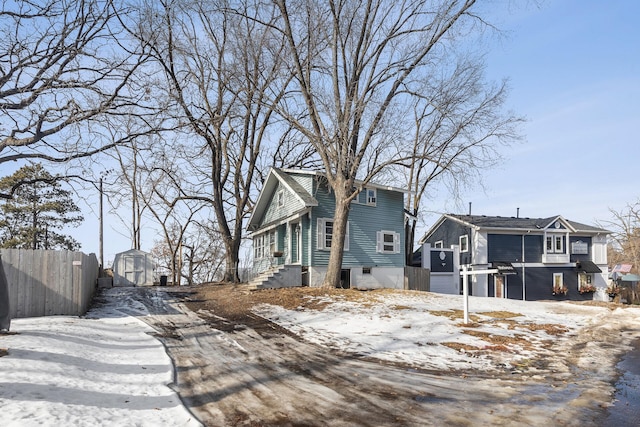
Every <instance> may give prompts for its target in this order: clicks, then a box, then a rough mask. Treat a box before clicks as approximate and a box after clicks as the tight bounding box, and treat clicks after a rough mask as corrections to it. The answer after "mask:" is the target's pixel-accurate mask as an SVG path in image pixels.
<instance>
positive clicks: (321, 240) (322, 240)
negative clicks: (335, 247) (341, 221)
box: [316, 218, 351, 251]
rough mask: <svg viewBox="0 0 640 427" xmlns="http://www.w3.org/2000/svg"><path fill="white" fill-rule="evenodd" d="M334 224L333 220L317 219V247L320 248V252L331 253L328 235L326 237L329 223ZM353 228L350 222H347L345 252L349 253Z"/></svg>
mask: <svg viewBox="0 0 640 427" xmlns="http://www.w3.org/2000/svg"><path fill="white" fill-rule="evenodd" d="M328 222H330V223H333V218H318V219H317V222H316V224H317V228H318V229H317V233H316V234H317V238H318V242H317V245H316V247H317V248H318V250H321V251H329V250H331V246H327V235H326V227H327V223H328ZM350 228H351V227H350V226H349V221H347V230H346V233H345V236H344V250H345V251H348V250H349V229H350Z"/></svg>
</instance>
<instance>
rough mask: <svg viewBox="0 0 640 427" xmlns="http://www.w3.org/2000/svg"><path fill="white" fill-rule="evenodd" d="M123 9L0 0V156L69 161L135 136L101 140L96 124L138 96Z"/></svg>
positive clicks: (95, 2)
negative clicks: (120, 19) (0, 8)
mask: <svg viewBox="0 0 640 427" xmlns="http://www.w3.org/2000/svg"><path fill="white" fill-rule="evenodd" d="M126 13H127V12H126V10H125V9H124V8H123V7H122V6H121V5H119V4H118V3H117V1H116V0H80V1H66V0H45V1H42V2H35V1H27V0H13V1H10V0H5V1H3V3H2V10H1V11H0V37H1V38H2V40H3V43H2V47H0V111H1V112H2V113H0V114H1V116H0V117H2V120H1V122H2V125H1V127H0V164H2V163H5V162H9V161H16V160H22V159H37V160H43V161H50V162H68V161H70V160H74V159H82V158H87V157H90V156H92V155H94V154H96V153H99V152H101V151H103V150H106V149H108V148H111V147H113V146H115V145H118V144H121V143H125V142H126V141H128V140H129V139H130V138H131V137H132V136H134V135H131V134H123V135H119V136H118V137H117V138H116V139H110V140H105V139H103V138H102V137H101V135H100V134H99V131H98V130H97V129H98V128H100V127H101V126H102V124H103V121H105V120H108V117H107V116H108V115H112V116H113V117H114V118H116V117H117V116H118V114H119V110H120V109H121V108H123V107H126V108H129V107H130V106H131V105H133V104H137V103H140V102H141V100H142V98H141V97H140V96H139V95H136V94H135V93H134V91H135V89H136V88H135V87H134V86H132V85H131V83H132V78H131V77H132V75H133V74H134V73H135V72H136V71H137V70H138V68H139V66H140V65H141V64H142V63H143V62H144V52H143V49H142V48H141V45H140V44H138V45H137V46H134V45H131V44H128V42H127V37H126V35H125V34H124V33H123V31H122V29H121V27H120V25H119V23H120V21H119V18H120V17H121V16H122V15H124V14H126ZM138 89H139V88H138ZM0 197H4V198H10V197H11V194H10V193H2V194H0Z"/></svg>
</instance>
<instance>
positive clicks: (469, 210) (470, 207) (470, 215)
mask: <svg viewBox="0 0 640 427" xmlns="http://www.w3.org/2000/svg"><path fill="white" fill-rule="evenodd" d="M469 216H471V202H469Z"/></svg>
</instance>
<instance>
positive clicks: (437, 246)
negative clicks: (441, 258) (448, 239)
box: [433, 240, 444, 249]
mask: <svg viewBox="0 0 640 427" xmlns="http://www.w3.org/2000/svg"><path fill="white" fill-rule="evenodd" d="M433 247H434V248H436V249H442V248H444V243H443V242H442V240H438V241H437V242H435V243H434V244H433Z"/></svg>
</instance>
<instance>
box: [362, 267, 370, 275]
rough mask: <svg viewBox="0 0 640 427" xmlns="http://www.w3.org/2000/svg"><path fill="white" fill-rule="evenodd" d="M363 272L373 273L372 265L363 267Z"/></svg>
mask: <svg viewBox="0 0 640 427" xmlns="http://www.w3.org/2000/svg"><path fill="white" fill-rule="evenodd" d="M362 274H371V267H362Z"/></svg>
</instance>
